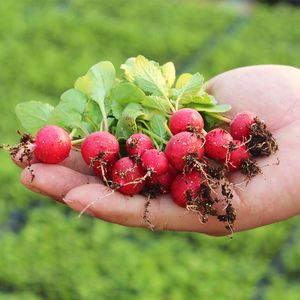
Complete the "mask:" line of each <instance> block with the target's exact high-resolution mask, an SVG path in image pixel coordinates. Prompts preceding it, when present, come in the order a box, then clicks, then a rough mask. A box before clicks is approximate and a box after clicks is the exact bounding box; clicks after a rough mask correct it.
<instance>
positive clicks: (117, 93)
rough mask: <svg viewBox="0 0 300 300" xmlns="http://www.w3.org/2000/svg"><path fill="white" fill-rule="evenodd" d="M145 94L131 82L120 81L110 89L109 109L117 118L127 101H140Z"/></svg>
mask: <svg viewBox="0 0 300 300" xmlns="http://www.w3.org/2000/svg"><path fill="white" fill-rule="evenodd" d="M145 97H146V95H145V94H144V92H143V91H142V90H141V89H140V88H139V87H137V86H136V85H134V84H133V83H131V82H121V83H119V84H117V85H116V86H115V87H114V88H113V89H112V91H111V99H112V104H111V109H112V114H113V116H114V117H115V118H117V119H119V118H120V117H121V115H122V112H123V110H124V108H125V106H126V105H127V104H128V103H140V102H141V101H142V100H143V99H144V98H145Z"/></svg>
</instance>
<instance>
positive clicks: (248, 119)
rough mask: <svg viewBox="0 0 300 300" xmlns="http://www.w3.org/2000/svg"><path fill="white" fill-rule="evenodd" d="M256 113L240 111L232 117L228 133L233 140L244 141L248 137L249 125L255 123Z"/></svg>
mask: <svg viewBox="0 0 300 300" xmlns="http://www.w3.org/2000/svg"><path fill="white" fill-rule="evenodd" d="M255 118H256V115H255V114H253V113H252V112H249V111H244V112H241V113H239V114H237V115H235V117H234V118H233V119H232V121H231V123H230V133H231V135H232V137H233V138H234V139H235V140H240V141H243V140H244V141H245V140H248V139H249V138H250V126H251V125H252V124H254V123H255Z"/></svg>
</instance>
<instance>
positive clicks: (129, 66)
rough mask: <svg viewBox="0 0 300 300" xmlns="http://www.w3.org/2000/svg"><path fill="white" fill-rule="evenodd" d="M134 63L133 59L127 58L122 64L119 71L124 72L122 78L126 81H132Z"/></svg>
mask: <svg viewBox="0 0 300 300" xmlns="http://www.w3.org/2000/svg"><path fill="white" fill-rule="evenodd" d="M134 63H135V57H130V58H128V59H127V60H126V61H125V63H124V64H122V65H121V69H122V70H123V71H124V77H125V78H126V79H127V80H128V81H134V77H133V74H134Z"/></svg>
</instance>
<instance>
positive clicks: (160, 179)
mask: <svg viewBox="0 0 300 300" xmlns="http://www.w3.org/2000/svg"><path fill="white" fill-rule="evenodd" d="M177 173H178V171H177V170H176V169H175V168H173V167H172V165H169V169H168V172H166V173H165V174H162V175H156V174H154V175H153V176H152V177H151V178H148V180H147V187H148V188H149V189H150V190H155V191H157V192H158V193H160V194H167V193H169V192H170V188H171V184H172V182H173V179H174V178H175V177H176V175H177Z"/></svg>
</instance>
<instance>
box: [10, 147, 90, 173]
mask: <svg viewBox="0 0 300 300" xmlns="http://www.w3.org/2000/svg"><path fill="white" fill-rule="evenodd" d="M27 147H28V150H29V151H30V164H36V163H38V162H39V160H38V159H37V158H36V156H35V155H34V153H33V145H28V146H27ZM12 160H13V162H14V163H15V164H16V165H17V166H19V167H20V168H22V169H24V168H26V167H27V166H28V165H29V160H28V155H24V149H21V150H20V151H19V152H18V153H17V154H16V155H14V156H13V157H12ZM59 165H62V166H65V167H67V168H70V169H72V170H74V171H77V172H80V173H83V174H89V175H95V173H94V170H93V169H92V168H91V167H90V166H88V165H87V164H86V163H85V161H84V160H83V159H82V156H81V153H80V152H79V151H75V150H71V152H70V155H69V156H68V157H67V158H66V159H65V160H64V161H63V162H61V163H60V164H59Z"/></svg>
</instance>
